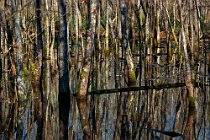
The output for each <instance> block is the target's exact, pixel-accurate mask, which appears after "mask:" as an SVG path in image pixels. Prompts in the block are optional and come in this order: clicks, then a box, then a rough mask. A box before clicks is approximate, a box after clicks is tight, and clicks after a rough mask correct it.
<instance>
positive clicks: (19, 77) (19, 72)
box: [12, 0, 24, 99]
mask: <svg viewBox="0 0 210 140" xmlns="http://www.w3.org/2000/svg"><path fill="white" fill-rule="evenodd" d="M20 6H21V5H20V3H19V1H16V0H13V2H12V7H13V10H14V12H15V13H16V14H15V16H14V25H15V43H16V45H17V47H18V49H16V71H17V93H18V96H19V99H20V98H21V96H22V95H23V94H24V83H23V80H22V33H21V32H22V31H21V21H20V11H19V10H20Z"/></svg>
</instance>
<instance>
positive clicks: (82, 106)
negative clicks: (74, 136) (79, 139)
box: [77, 0, 98, 140]
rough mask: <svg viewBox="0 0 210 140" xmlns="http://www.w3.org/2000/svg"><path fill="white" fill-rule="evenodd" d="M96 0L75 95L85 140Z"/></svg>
mask: <svg viewBox="0 0 210 140" xmlns="http://www.w3.org/2000/svg"><path fill="white" fill-rule="evenodd" d="M97 4H98V1H97V0H91V1H90V13H88V14H90V21H88V22H90V28H89V30H88V32H87V33H88V35H87V36H88V37H87V40H88V44H87V46H86V47H85V48H84V51H85V52H84V59H83V64H82V65H83V66H82V70H81V73H80V79H79V83H78V84H79V85H78V93H77V99H78V100H77V104H78V108H79V112H80V120H81V124H82V129H83V137H84V139H85V140H88V139H91V130H90V126H89V123H88V104H87V98H86V95H87V91H88V79H89V74H90V68H91V57H92V52H93V49H94V47H95V43H94V37H95V33H96V17H97Z"/></svg>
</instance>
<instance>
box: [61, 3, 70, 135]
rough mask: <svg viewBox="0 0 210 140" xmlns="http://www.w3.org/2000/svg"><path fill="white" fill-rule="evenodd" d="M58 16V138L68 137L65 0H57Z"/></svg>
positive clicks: (68, 96) (68, 102) (68, 100)
mask: <svg viewBox="0 0 210 140" xmlns="http://www.w3.org/2000/svg"><path fill="white" fill-rule="evenodd" d="M58 6H59V17H60V31H59V34H60V38H59V43H60V44H59V46H58V70H59V96H58V100H59V119H60V138H61V139H67V138H68V118H69V105H70V93H69V77H68V76H69V74H68V56H67V53H68V45H67V20H66V1H65V0H58Z"/></svg>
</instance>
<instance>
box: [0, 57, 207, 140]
mask: <svg viewBox="0 0 210 140" xmlns="http://www.w3.org/2000/svg"><path fill="white" fill-rule="evenodd" d="M114 62H115V61H114V60H110V61H109V68H110V69H109V71H108V72H104V71H103V69H102V70H101V71H99V72H98V77H99V80H98V88H97V89H114V88H116V85H117V86H118V88H122V87H126V78H125V77H124V76H123V75H122V74H121V73H120V70H119V71H118V72H119V73H117V74H116V72H114V69H111V67H112V66H113V67H115V66H114V65H115V63H114ZM151 66H154V67H156V68H158V70H159V71H158V72H159V74H158V75H159V76H158V78H148V77H146V76H144V75H143V74H142V76H141V80H138V81H137V84H136V85H141V86H145V85H157V84H164V83H171V84H173V83H183V81H184V79H183V71H182V68H180V67H177V66H175V65H174V66H173V65H172V66H158V65H156V64H151ZM104 67H105V66H104ZM72 69H74V68H72ZM70 70H71V69H70ZM73 73H74V71H70V82H69V83H70V88H71V90H70V94H71V96H70V112H69V124H68V138H69V139H70V140H82V139H83V130H82V127H81V120H80V115H79V113H80V112H79V109H78V106H77V105H78V104H77V98H76V97H75V96H74V93H75V89H76V88H75V87H76V86H77V81H78V79H77V76H76V75H75V74H73ZM142 73H145V71H144V70H142ZM5 76H7V75H6V73H4V74H3V76H2V79H1V93H0V95H1V96H0V97H1V98H0V139H1V140H6V139H20V140H25V139H29V140H35V139H39V138H42V139H46V140H51V139H55V140H57V139H59V133H60V131H61V130H60V129H59V104H58V76H57V75H54V76H51V87H50V94H49V95H48V99H47V100H46V101H43V102H44V105H43V104H41V102H42V101H41V100H40V99H39V98H38V97H39V95H40V94H41V93H40V92H39V90H38V88H39V87H37V85H33V83H32V82H31V81H30V80H29V79H28V80H27V81H25V89H26V96H25V97H24V98H23V99H22V100H21V101H19V102H14V103H13V102H12V101H11V100H10V97H11V95H10V93H9V92H8V91H10V90H9V88H10V87H9V84H8V83H7V81H5V79H4V78H5ZM195 76H196V82H197V83H198V84H197V85H196V86H195V87H194V93H195V107H194V108H190V107H189V106H188V97H187V88H186V87H185V86H180V87H176V88H162V89H158V90H157V89H148V90H139V91H128V92H123V91H121V92H117V93H109V94H100V95H94V96H90V95H89V96H88V107H87V111H88V113H89V117H88V121H89V122H90V126H91V129H92V131H91V132H92V134H91V135H92V137H93V139H96V140H118V139H122V140H123V139H133V140H136V139H137V140H138V139H142V140H145V139H161V140H162V139H163V140H168V139H172V138H173V136H177V137H174V138H173V139H176V140H181V139H199V140H208V139H210V98H209V93H210V89H209V75H208V74H207V75H205V74H204V73H202V71H201V72H200V73H196V75H195ZM139 81H141V83H140V82H139ZM91 88H93V87H91V86H90V88H89V90H91ZM44 94H45V92H44ZM43 106H44V107H45V110H46V111H45V112H43V111H42V109H41V108H42V107H43ZM93 112H94V113H93ZM93 124H94V125H93ZM173 132H176V133H173ZM179 134H180V136H179ZM168 135H169V136H168Z"/></svg>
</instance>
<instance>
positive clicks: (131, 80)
mask: <svg viewBox="0 0 210 140" xmlns="http://www.w3.org/2000/svg"><path fill="white" fill-rule="evenodd" d="M135 85H136V74H135V71H129V75H128V86H129V87H130V86H135Z"/></svg>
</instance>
